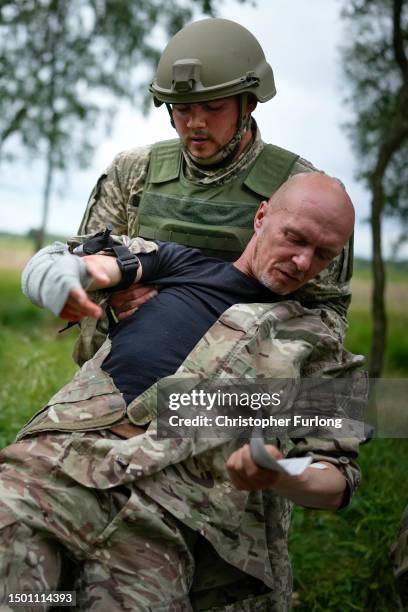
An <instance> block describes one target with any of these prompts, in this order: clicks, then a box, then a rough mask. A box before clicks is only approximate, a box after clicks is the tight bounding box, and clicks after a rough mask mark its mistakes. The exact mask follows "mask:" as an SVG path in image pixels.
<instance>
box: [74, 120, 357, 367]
mask: <svg viewBox="0 0 408 612" xmlns="http://www.w3.org/2000/svg"><path fill="white" fill-rule="evenodd" d="M264 146H265V145H264V143H263V141H262V139H261V135H260V133H259V130H257V131H256V134H255V138H254V141H253V143H252V145H251V146H250V147H249V148H248V149H247V150H246V151H245V152H244V153H243V154H242V156H241V157H240V158H239V160H235V161H233V162H232V163H231V164H230V165H229V166H228V167H227V168H222V169H221V170H208V169H207V170H205V171H202V170H199V169H197V170H196V171H195V172H194V168H193V167H192V166H191V165H188V166H186V171H187V176H188V179H189V180H190V181H191V182H193V183H196V184H198V185H199V184H202V183H203V181H204V182H205V184H208V185H217V184H218V183H219V184H220V185H221V184H224V183H226V182H228V181H234V179H236V177H237V176H238V175H239V174H240V173H242V172H243V171H244V170H245V169H246V168H249V167H250V166H251V165H252V164H253V163H254V159H256V157H257V155H259V154H260V153H261V151H262V150H263V148H264ZM151 149H152V147H151V146H144V147H139V148H135V149H131V150H128V151H124V152H122V153H120V154H119V155H117V156H116V157H115V159H114V160H113V162H112V164H111V165H110V166H109V167H108V168H107V170H106V171H105V172H104V173H103V174H102V175H101V176H100V177H99V179H98V181H97V183H96V186H95V188H94V189H93V191H92V193H91V196H90V199H89V201H88V205H87V208H86V211H85V214H84V217H83V219H82V222H81V225H80V228H79V234H94V233H95V232H97V231H100V230H101V229H103V228H104V227H105V226H106V224H107V223H112V225H113V227H114V233H115V234H118V235H120V234H124V235H128V236H130V237H131V238H132V237H134V236H135V235H136V226H137V215H138V206H139V202H140V199H141V196H142V193H143V188H144V185H145V181H146V177H147V171H148V166H149V160H150V153H151ZM313 171H316V168H314V166H313V165H312V164H311V163H310V162H308V161H306V160H304V159H302V158H300V159H298V161H296V162H295V164H294V166H293V168H292V171H291V175H294V174H298V173H300V172H313ZM352 264H353V253H352V242H350V243H349V244H348V245H347V246H346V247H345V248H344V249H343V253H342V254H341V255H339V256H338V257H337V258H336V259H335V260H334V261H333V262H332V263H331V265H330V266H329V267H328V268H327V269H326V270H324V271H323V272H322V273H321V274H320V275H319V276H318V277H317V278H316V279H314V280H312V281H310V282H309V283H308V284H307V285H306V286H305V287H303V288H302V289H301V290H299V291H298V292H297V293H296V294H294V299H297V300H299V301H301V302H302V303H303V304H304V305H305V306H308V307H310V308H315V307H321V306H322V302H324V305H325V306H326V307H327V308H328V309H330V310H334V312H335V316H336V318H337V319H338V321H337V323H336V326H337V328H338V330H339V340H340V341H341V342H342V341H343V340H344V333H345V328H346V313H347V308H348V305H349V302H350V296H351V293H350V285H349V282H348V281H349V279H350V277H351V274H352ZM107 329H108V325H107V320H106V318H103V319H102V320H101V321H100V322H98V323H97V324H95V323H94V322H92V321H88V320H84V321H83V322H82V323H81V334H80V337H79V339H78V340H77V343H76V346H75V349H74V359H75V361H76V362H77V363H78V364H80V365H81V364H82V363H84V361H86V360H87V359H90V358H91V357H92V356H93V355H94V354H95V352H96V351H97V350H98V348H99V347H100V346H101V344H102V343H103V341H104V339H105V337H106V334H107Z"/></svg>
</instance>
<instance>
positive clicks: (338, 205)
mask: <svg viewBox="0 0 408 612" xmlns="http://www.w3.org/2000/svg"><path fill="white" fill-rule="evenodd" d="M279 211H282V212H284V213H286V214H294V215H297V214H303V215H306V216H307V215H312V214H316V216H318V217H320V223H321V224H322V225H324V226H326V225H329V224H330V225H332V226H333V227H336V228H337V231H338V232H339V234H341V236H343V244H345V243H346V242H347V240H348V239H349V238H350V236H351V234H352V232H353V228H354V220H355V214H354V206H353V204H352V202H351V199H350V197H349V195H348V193H347V191H346V190H345V188H344V186H343V185H342V183H341V182H340V181H339V180H338V179H336V178H333V177H331V176H327V175H326V174H321V173H320V172H304V173H301V174H295V175H294V176H291V177H290V178H289V179H288V180H287V181H286V182H285V183H284V184H283V185H282V186H281V187H280V188H279V189H278V190H277V191H276V192H275V193H274V194H273V195H272V196H271V198H270V199H269V202H268V206H267V210H266V214H267V215H269V214H274V213H276V212H279Z"/></svg>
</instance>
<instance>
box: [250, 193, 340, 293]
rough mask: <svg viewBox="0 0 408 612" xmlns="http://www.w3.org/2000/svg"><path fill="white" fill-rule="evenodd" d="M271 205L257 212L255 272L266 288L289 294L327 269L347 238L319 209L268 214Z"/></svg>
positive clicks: (264, 203) (253, 270)
mask: <svg viewBox="0 0 408 612" xmlns="http://www.w3.org/2000/svg"><path fill="white" fill-rule="evenodd" d="M267 206H268V205H267V202H263V203H262V205H261V208H260V209H259V210H258V213H257V217H258V227H256V229H255V233H256V242H255V247H254V256H253V264H252V272H253V274H254V276H255V277H256V278H257V279H258V280H259V282H261V283H262V284H263V285H264V286H265V287H267V288H268V289H270V290H271V291H274V292H275V293H278V294H280V295H286V294H288V293H292V292H293V291H296V289H299V287H301V286H302V285H304V284H305V283H307V282H308V281H309V280H311V279H312V278H314V277H315V276H317V275H318V274H319V272H321V271H322V270H323V269H324V268H326V267H327V266H328V265H329V264H330V262H331V261H332V260H333V259H334V258H335V257H336V256H337V255H339V254H340V253H341V251H342V248H343V245H344V243H345V240H346V238H347V237H346V236H345V235H344V232H341V231H339V230H338V229H337V227H336V223H335V222H334V220H333V219H331V218H325V216H324V215H322V211H321V209H320V208H319V207H316V209H314V208H313V207H311V206H310V205H308V206H302V205H299V207H298V208H297V209H296V210H293V211H287V210H279V211H276V212H274V213H272V214H267Z"/></svg>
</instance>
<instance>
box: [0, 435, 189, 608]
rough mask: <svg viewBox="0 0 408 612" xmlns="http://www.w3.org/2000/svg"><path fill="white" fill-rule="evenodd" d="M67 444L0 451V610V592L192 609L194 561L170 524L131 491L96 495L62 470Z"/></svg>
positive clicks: (49, 440) (31, 442)
mask: <svg viewBox="0 0 408 612" xmlns="http://www.w3.org/2000/svg"><path fill="white" fill-rule="evenodd" d="M67 438H69V436H67V435H65V434H52V435H50V434H42V435H40V436H38V437H35V438H30V439H25V440H23V441H21V442H18V443H17V444H13V445H12V446H9V447H8V448H6V449H5V450H4V451H2V453H1V454H0V461H1V464H0V594H1V603H2V604H3V608H1V609H4V610H6V609H11V608H8V607H7V606H5V603H6V602H7V594H8V593H15V592H19V593H21V592H37V593H38V592H44V591H47V590H75V591H76V592H77V606H78V608H77V609H80V610H104V611H105V610H109V611H110V612H111V611H112V612H113V611H115V610H135V611H138V610H143V611H147V610H149V611H150V610H158V611H163V612H165V611H166V612H170V611H174V612H184V611H187V610H192V607H191V604H190V600H189V596H188V591H189V588H190V586H191V583H192V579H193V572H194V562H193V558H192V555H191V552H190V549H189V546H188V544H187V542H186V535H185V534H184V535H183V534H182V533H181V531H180V525H179V524H178V522H177V520H176V519H175V518H173V517H172V516H171V515H170V514H169V513H168V512H166V510H164V509H163V508H161V507H160V506H158V505H157V504H156V503H155V502H154V501H152V500H150V499H147V498H146V496H145V495H144V493H143V492H142V491H139V490H137V489H136V488H135V487H116V488H114V489H110V490H106V491H99V490H95V489H90V488H86V487H84V486H82V485H80V484H78V483H76V482H74V481H73V480H71V479H70V478H69V477H67V476H66V475H65V474H64V473H61V471H59V469H58V461H57V456H58V454H59V453H61V452H63V451H64V441H65V440H66V439H67ZM56 451H57V452H56ZM25 609H27V610H30V607H29V606H27V607H26V608H25ZM32 609H35V610H37V611H38V610H39V609H41V608H39V607H35V608H32ZM42 609H47V608H42Z"/></svg>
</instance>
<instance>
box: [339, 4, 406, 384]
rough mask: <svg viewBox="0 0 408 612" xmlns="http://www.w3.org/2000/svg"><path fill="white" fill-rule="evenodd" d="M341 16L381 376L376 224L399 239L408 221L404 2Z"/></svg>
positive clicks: (376, 369)
mask: <svg viewBox="0 0 408 612" xmlns="http://www.w3.org/2000/svg"><path fill="white" fill-rule="evenodd" d="M342 15H343V18H344V20H345V22H346V24H347V34H346V35H347V37H348V38H349V40H350V42H348V43H346V44H345V45H344V47H343V68H344V72H345V76H346V82H347V86H348V87H349V88H350V92H351V95H350V97H349V102H350V103H351V105H352V107H353V110H354V120H353V121H352V122H351V123H350V124H349V125H348V131H349V134H350V136H351V138H352V141H353V144H354V148H355V151H356V152H357V156H358V160H359V173H358V176H359V178H360V179H361V180H362V181H364V182H365V184H366V185H367V187H368V188H369V190H370V192H371V230H372V241H373V242H372V243H373V260H372V270H373V281H374V286H373V295H372V314H373V338H372V344H371V354H370V374H371V376H373V377H378V376H380V374H381V370H382V366H383V360H384V351H385V343H386V328H387V319H386V310H385V301H384V293H385V282H386V278H385V269H384V261H383V252H382V234H381V224H382V220H383V217H384V215H389V216H393V217H395V218H396V219H399V221H400V222H401V224H402V227H403V229H402V232H401V238H402V240H404V239H406V226H407V222H408V164H407V159H408V59H407V49H408V0H347V1H346V2H345V3H344V5H343V12H342ZM404 229H405V231H404ZM399 242H401V239H400V240H399Z"/></svg>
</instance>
